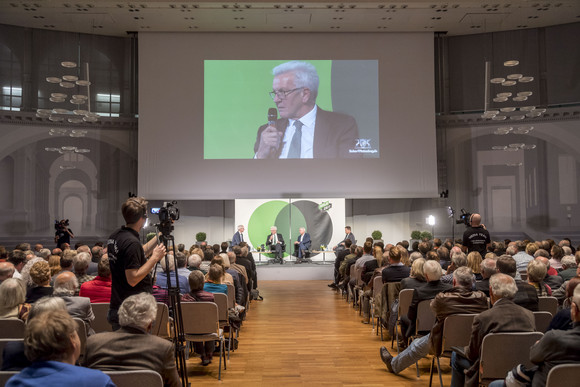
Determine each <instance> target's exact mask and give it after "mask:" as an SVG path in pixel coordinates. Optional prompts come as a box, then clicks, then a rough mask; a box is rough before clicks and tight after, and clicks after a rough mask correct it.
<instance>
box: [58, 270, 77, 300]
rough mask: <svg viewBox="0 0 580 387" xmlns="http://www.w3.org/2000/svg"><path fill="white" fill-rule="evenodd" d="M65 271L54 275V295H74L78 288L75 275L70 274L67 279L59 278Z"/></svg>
mask: <svg viewBox="0 0 580 387" xmlns="http://www.w3.org/2000/svg"><path fill="white" fill-rule="evenodd" d="M66 274H67V272H62V273H60V274H59V275H57V276H56V280H55V281H54V291H53V293H52V294H53V295H55V296H74V295H75V294H76V291H77V289H78V288H79V280H78V279H77V277H76V276H74V275H72V276H71V277H70V278H69V279H68V280H67V281H63V280H59V277H61V278H64V277H62V276H63V275H66Z"/></svg>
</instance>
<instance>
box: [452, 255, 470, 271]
mask: <svg viewBox="0 0 580 387" xmlns="http://www.w3.org/2000/svg"><path fill="white" fill-rule="evenodd" d="M451 262H453V264H454V265H455V268H456V269H457V268H459V267H463V266H467V257H466V256H465V254H463V253H457V254H454V255H453V257H451Z"/></svg>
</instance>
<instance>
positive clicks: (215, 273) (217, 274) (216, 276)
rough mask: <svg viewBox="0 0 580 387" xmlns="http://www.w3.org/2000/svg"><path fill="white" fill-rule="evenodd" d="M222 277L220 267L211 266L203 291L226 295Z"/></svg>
mask: <svg viewBox="0 0 580 387" xmlns="http://www.w3.org/2000/svg"><path fill="white" fill-rule="evenodd" d="M236 247H237V246H236ZM223 277H224V268H223V267H222V266H221V265H218V264H217V263H216V264H213V265H211V266H210V267H209V272H208V273H207V278H206V280H205V285H204V286H203V290H205V291H206V292H210V293H224V294H226V295H227V294H228V286H227V285H225V284H222V278H223ZM188 293H189V292H188Z"/></svg>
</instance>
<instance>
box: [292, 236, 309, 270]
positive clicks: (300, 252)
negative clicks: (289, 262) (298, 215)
mask: <svg viewBox="0 0 580 387" xmlns="http://www.w3.org/2000/svg"><path fill="white" fill-rule="evenodd" d="M311 245H312V240H311V239H310V234H308V233H307V232H305V230H304V228H300V234H299V235H298V239H297V240H296V242H294V256H295V257H296V263H302V262H308V261H310V246H311Z"/></svg>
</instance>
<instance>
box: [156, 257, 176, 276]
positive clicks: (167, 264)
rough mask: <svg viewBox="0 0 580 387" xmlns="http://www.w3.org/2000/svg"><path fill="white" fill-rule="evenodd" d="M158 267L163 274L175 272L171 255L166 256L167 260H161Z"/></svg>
mask: <svg viewBox="0 0 580 387" xmlns="http://www.w3.org/2000/svg"><path fill="white" fill-rule="evenodd" d="M159 265H161V268H162V269H163V271H165V272H170V271H173V270H175V262H173V255H171V254H167V259H166V258H165V257H163V258H161V261H159Z"/></svg>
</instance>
